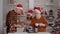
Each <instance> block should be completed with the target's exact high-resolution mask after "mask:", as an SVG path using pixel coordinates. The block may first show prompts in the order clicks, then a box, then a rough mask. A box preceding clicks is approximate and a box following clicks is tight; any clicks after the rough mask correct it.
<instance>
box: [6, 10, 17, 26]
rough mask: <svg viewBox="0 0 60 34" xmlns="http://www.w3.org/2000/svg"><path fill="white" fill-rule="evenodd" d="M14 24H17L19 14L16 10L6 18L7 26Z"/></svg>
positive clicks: (10, 12)
mask: <svg viewBox="0 0 60 34" xmlns="http://www.w3.org/2000/svg"><path fill="white" fill-rule="evenodd" d="M12 23H13V24H16V23H17V13H16V12H15V11H14V10H12V11H9V13H8V14H7V16H6V26H10V24H12Z"/></svg>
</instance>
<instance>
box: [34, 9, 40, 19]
mask: <svg viewBox="0 0 60 34" xmlns="http://www.w3.org/2000/svg"><path fill="white" fill-rule="evenodd" d="M34 11H35V16H36V18H37V19H39V18H40V17H41V12H40V11H39V10H34Z"/></svg>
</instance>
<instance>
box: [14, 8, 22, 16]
mask: <svg viewBox="0 0 60 34" xmlns="http://www.w3.org/2000/svg"><path fill="white" fill-rule="evenodd" d="M15 12H16V13H17V14H19V15H23V10H22V8H15Z"/></svg>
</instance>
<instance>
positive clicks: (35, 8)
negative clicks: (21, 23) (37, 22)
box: [34, 7, 42, 14]
mask: <svg viewBox="0 0 60 34" xmlns="http://www.w3.org/2000/svg"><path fill="white" fill-rule="evenodd" d="M34 10H35V12H38V13H41V14H42V11H41V10H42V8H40V7H34Z"/></svg>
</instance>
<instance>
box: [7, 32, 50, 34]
mask: <svg viewBox="0 0 60 34" xmlns="http://www.w3.org/2000/svg"><path fill="white" fill-rule="evenodd" d="M8 34H51V33H48V32H39V33H26V32H23V33H17V32H16V33H8Z"/></svg>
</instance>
